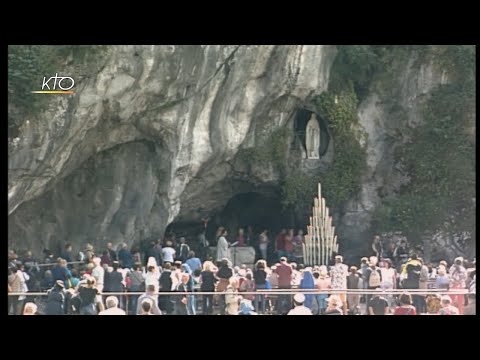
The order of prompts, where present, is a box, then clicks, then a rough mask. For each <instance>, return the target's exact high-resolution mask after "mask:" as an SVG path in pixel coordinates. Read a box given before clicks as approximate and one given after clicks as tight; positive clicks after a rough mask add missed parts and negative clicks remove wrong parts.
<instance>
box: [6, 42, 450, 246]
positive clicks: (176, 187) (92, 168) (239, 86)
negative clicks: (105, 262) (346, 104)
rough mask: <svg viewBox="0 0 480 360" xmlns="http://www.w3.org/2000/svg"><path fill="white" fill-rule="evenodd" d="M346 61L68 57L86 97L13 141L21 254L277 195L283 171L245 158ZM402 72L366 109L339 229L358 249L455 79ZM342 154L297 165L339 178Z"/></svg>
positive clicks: (13, 234)
mask: <svg viewBox="0 0 480 360" xmlns="http://www.w3.org/2000/svg"><path fill="white" fill-rule="evenodd" d="M336 53H337V49H336V48H335V47H334V46H302V45H298V46H253V45H247V46H212V45H208V46H112V47H108V49H107V51H106V53H105V54H104V55H103V56H102V57H101V58H99V60H98V62H99V63H98V64H96V66H95V67H96V68H98V69H99V70H98V71H94V72H93V73H90V72H89V68H88V66H87V67H84V68H83V69H81V71H80V70H79V69H78V68H74V67H73V66H72V65H71V63H70V62H69V60H68V59H67V60H66V62H65V66H64V68H63V69H60V70H61V72H62V73H65V74H69V76H72V77H74V78H75V80H76V87H75V89H74V90H75V92H76V93H75V95H73V96H58V97H54V96H52V97H51V98H50V99H49V101H50V102H49V108H48V110H46V111H44V112H42V113H40V114H36V115H35V116H32V117H27V118H25V119H23V121H22V124H21V126H20V128H19V129H18V131H19V134H18V136H16V137H15V138H10V139H9V184H8V206H9V245H10V246H13V247H15V248H30V249H32V250H34V251H37V252H38V251H40V250H41V249H43V248H44V247H47V248H51V249H55V248H56V247H58V246H59V245H61V244H63V243H64V242H67V241H68V242H72V243H74V244H77V245H80V244H83V243H85V242H87V241H88V242H91V243H93V244H94V245H103V244H104V243H105V242H107V241H113V242H120V241H126V242H128V243H130V244H131V243H133V242H137V241H139V240H142V239H146V238H151V237H155V238H156V237H161V236H163V234H164V231H165V229H166V227H167V225H169V224H171V223H172V222H174V221H175V222H184V223H188V222H190V223H200V222H201V219H202V217H205V216H207V215H209V214H211V213H215V212H218V211H220V210H221V209H223V208H224V207H225V206H226V204H227V203H228V201H229V200H230V199H232V197H234V196H235V195H237V194H244V193H249V192H255V193H259V194H262V195H266V196H270V195H272V194H277V195H278V193H279V188H278V187H279V181H280V180H281V174H279V172H278V171H277V169H275V166H274V165H273V164H260V163H255V162H254V161H252V162H248V161H247V162H246V161H244V160H241V159H240V158H239V153H240V152H241V151H243V150H245V149H252V148H260V147H261V146H264V145H265V144H264V143H265V139H267V138H268V136H269V134H275V131H276V130H278V129H282V128H291V129H292V130H293V128H294V123H295V121H294V118H295V116H296V114H297V113H298V110H299V109H304V108H307V109H310V110H311V106H310V100H311V99H312V98H313V97H314V96H316V95H319V94H321V93H322V92H324V91H326V90H327V87H328V84H329V77H330V70H331V66H332V63H333V61H334V59H335V56H336ZM60 70H59V71H60ZM393 74H394V75H392V78H391V79H390V82H389V84H388V85H385V83H384V79H383V80H382V79H374V81H373V83H372V84H371V86H370V91H369V92H368V95H367V96H366V97H365V98H364V100H363V101H362V102H361V103H360V105H359V107H358V116H359V120H360V121H359V124H358V126H359V128H361V129H363V131H365V132H366V133H367V135H368V136H367V137H366V138H365V139H366V149H367V165H368V169H367V171H366V173H365V176H364V177H363V178H362V179H361V183H362V186H361V191H360V193H359V194H356V196H354V197H352V199H350V200H349V201H348V202H347V204H345V206H344V207H343V208H342V210H341V211H338V212H337V215H338V216H337V218H336V219H335V221H336V225H337V232H338V234H339V238H340V239H348V241H349V244H357V245H359V246H361V244H364V243H365V242H366V241H369V239H370V235H371V234H369V232H368V231H369V228H370V225H371V221H372V213H373V211H374V210H375V208H376V207H377V206H378V205H379V203H380V202H381V198H382V197H384V196H385V195H388V194H392V193H395V192H396V191H398V190H399V189H400V187H401V185H403V184H405V183H407V182H408V180H409V174H407V173H406V171H405V169H403V168H402V166H401V165H400V164H399V163H397V162H396V161H395V158H394V152H395V149H396V148H398V147H401V146H403V145H404V144H405V143H406V142H407V141H408V137H409V134H410V133H409V132H408V131H405V130H406V129H407V128H414V127H415V126H416V125H417V124H418V123H421V122H422V113H421V111H420V108H421V106H422V105H423V104H424V102H425V99H426V98H427V95H428V94H429V93H430V92H431V91H432V90H433V89H435V87H436V86H437V85H438V84H445V83H448V82H449V81H450V80H449V76H448V74H447V73H446V72H445V71H444V69H443V68H442V67H440V66H438V65H435V64H434V63H433V62H432V59H431V58H427V60H425V61H423V62H421V63H420V64H419V62H418V59H416V58H415V57H413V58H411V59H410V60H409V61H408V62H405V63H400V62H399V65H398V66H397V67H396V68H395V69H394V70H393ZM392 79H393V80H392ZM39 82H40V83H41V79H39ZM296 141H297V142H298V139H297V140H296ZM292 144H294V142H291V146H293V145H292ZM334 144H335V139H334V138H333V139H331V140H330V143H329V145H328V149H327V151H326V154H325V156H324V157H323V160H322V161H316V160H306V159H303V160H301V161H300V159H301V155H299V154H298V153H295V150H296V151H297V152H298V148H297V149H294V148H293V147H292V148H288V149H286V150H289V151H290V155H289V160H290V161H289V164H288V166H290V167H291V168H296V167H298V168H299V169H301V171H302V172H304V173H308V174H309V175H310V176H316V174H318V173H319V172H325V171H328V166H329V164H330V163H331V162H332V159H334V157H335V151H334ZM287 147H288V146H287ZM300 152H301V151H300ZM299 171H300V170H299ZM271 204H276V202H275V201H273V202H271ZM253 207H255V205H253ZM259 216H260V214H259ZM392 230H395V229H392ZM441 244H442V245H441V246H442V247H444V246H445V241H444V240H442V242H441ZM452 251H453V250H452ZM455 251H456V252H457V253H458V251H459V249H458V247H456V250H455Z"/></svg>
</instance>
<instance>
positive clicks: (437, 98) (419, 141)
mask: <svg viewBox="0 0 480 360" xmlns="http://www.w3.org/2000/svg"><path fill="white" fill-rule="evenodd" d="M432 51H434V54H433V59H435V61H436V62H437V64H438V65H439V66H441V68H442V69H446V70H447V72H448V73H449V75H450V77H451V79H452V80H453V81H452V82H451V83H449V84H444V85H439V86H438V87H437V88H436V89H435V90H434V91H432V93H431V94H430V97H429V99H428V101H427V102H426V103H425V105H424V107H423V123H422V124H421V125H419V126H417V127H416V128H415V129H413V131H412V133H413V136H412V138H411V140H410V141H409V143H407V144H405V145H404V146H403V147H402V148H401V149H400V151H399V152H398V154H397V161H400V162H402V163H403V164H404V165H405V168H406V170H407V172H408V174H409V176H410V177H411V180H410V182H409V183H408V184H407V185H406V186H404V187H403V188H402V189H401V192H400V194H398V195H397V196H396V197H390V198H387V199H385V200H384V202H383V204H382V205H381V206H380V207H378V209H377V211H376V213H375V216H374V219H375V227H376V228H377V229H378V230H380V231H383V230H391V229H396V230H401V231H404V232H405V233H407V234H409V235H410V236H411V238H412V239H414V240H415V239H416V240H417V241H418V240H419V239H420V236H421V235H422V234H423V233H424V232H425V231H435V230H442V229H443V230H445V229H446V228H447V227H448V229H449V230H452V231H455V230H456V231H471V232H472V233H473V232H474V228H475V202H474V199H473V198H474V197H475V140H474V129H475V118H474V114H475V47H474V46H465V45H460V46H446V47H440V48H434V49H432Z"/></svg>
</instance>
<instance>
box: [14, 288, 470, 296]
mask: <svg viewBox="0 0 480 360" xmlns="http://www.w3.org/2000/svg"><path fill="white" fill-rule="evenodd" d="M67 291H68V290H67ZM235 293H236V294H238V295H259V294H262V295H285V294H291V295H295V294H297V293H303V294H305V295H321V294H327V295H335V294H346V295H370V294H382V295H401V294H404V293H409V294H411V295H432V294H437V295H442V294H445V295H466V294H468V293H469V291H468V289H449V290H447V289H388V290H376V289H347V290H340V289H329V290H311V289H272V290H267V289H259V290H257V291H238V292H235ZM144 294H145V291H144V292H128V291H127V292H101V293H99V295H104V296H110V295H113V296H134V295H144ZM150 294H152V295H161V296H163V295H165V296H172V295H174V296H175V295H225V294H228V292H225V291H223V292H219V291H189V292H180V291H171V292H154V293H150ZM47 295H48V292H11V293H8V296H47Z"/></svg>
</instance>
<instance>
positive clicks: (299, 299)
mask: <svg viewBox="0 0 480 360" xmlns="http://www.w3.org/2000/svg"><path fill="white" fill-rule="evenodd" d="M304 302H305V295H303V294H302V293H298V294H295V296H294V297H293V303H294V304H295V307H294V308H293V309H292V310H290V311H289V312H288V314H287V315H313V314H312V311H311V310H310V309H309V308H307V307H306V306H304V305H303V303H304Z"/></svg>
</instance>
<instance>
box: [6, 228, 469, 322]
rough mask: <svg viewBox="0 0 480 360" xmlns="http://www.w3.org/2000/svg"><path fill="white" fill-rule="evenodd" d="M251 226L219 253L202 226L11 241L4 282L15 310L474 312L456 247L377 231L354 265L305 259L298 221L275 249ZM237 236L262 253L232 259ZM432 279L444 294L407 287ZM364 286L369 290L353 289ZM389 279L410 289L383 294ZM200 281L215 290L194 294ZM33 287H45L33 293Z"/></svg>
mask: <svg viewBox="0 0 480 360" xmlns="http://www.w3.org/2000/svg"><path fill="white" fill-rule="evenodd" d="M249 232H250V230H249V229H248V230H247V232H244V231H243V229H241V230H239V231H238V234H237V236H236V237H235V239H233V240H234V241H231V242H229V241H228V240H227V236H228V232H227V230H226V229H224V228H219V229H218V231H217V233H216V239H215V240H216V245H217V247H216V250H215V251H216V252H215V253H213V254H211V253H210V252H209V251H208V249H209V245H210V244H209V243H208V241H207V240H206V239H205V232H202V233H201V234H200V236H199V241H198V242H197V244H196V245H197V248H196V250H197V252H195V251H193V250H192V249H191V248H190V246H189V244H187V242H186V239H185V238H180V239H179V240H178V241H176V239H175V238H174V237H173V236H170V237H167V238H166V239H164V240H163V241H152V242H150V243H149V244H148V246H147V247H146V248H145V249H143V250H141V249H140V248H138V247H133V248H131V249H128V246H127V244H120V245H119V246H117V248H116V249H114V246H113V244H112V243H107V244H106V247H105V248H104V249H103V250H100V249H99V250H98V251H97V249H94V247H93V246H92V245H91V244H87V245H86V246H85V248H84V249H82V250H81V251H79V252H78V253H76V254H74V253H73V248H72V245H70V244H66V245H65V246H64V249H63V250H62V251H61V252H60V254H57V256H55V255H54V254H53V253H52V252H51V251H48V250H45V251H44V259H43V260H41V261H38V260H37V259H35V258H34V257H33V255H32V253H31V252H30V251H26V252H24V253H23V254H17V252H16V251H14V250H9V254H8V261H9V265H8V271H9V275H8V291H9V292H11V293H13V294H14V295H11V296H9V297H8V298H9V303H8V311H9V314H16V315H21V314H24V315H33V314H46V315H64V314H71V315H74V314H79V315H97V314H98V315H126V314H128V315H197V314H200V313H201V314H203V315H212V314H223V315H255V314H278V315H287V314H288V315H391V314H393V315H418V314H441V315H460V314H462V315H463V314H465V315H470V314H475V292H476V284H475V282H476V271H475V261H472V262H470V261H467V260H465V259H463V258H461V257H458V258H456V259H455V260H454V262H453V264H451V265H449V264H447V262H446V261H440V262H439V263H438V264H435V265H434V264H426V263H424V261H423V260H422V258H421V257H418V256H417V255H416V254H415V253H414V252H412V251H410V250H409V249H408V245H407V243H406V241H402V242H400V243H399V244H394V246H389V247H388V248H387V249H386V250H384V248H383V244H382V243H381V240H380V237H375V238H374V241H373V243H372V247H371V256H369V257H363V258H362V259H361V260H360V263H359V264H358V265H357V264H355V265H350V266H349V265H347V264H345V263H344V259H343V257H342V256H341V255H338V254H337V255H334V256H333V257H332V263H331V264H327V265H311V266H305V265H304V264H303V254H302V253H301V252H300V251H299V249H300V248H301V245H302V244H303V233H302V231H301V230H299V231H297V235H294V231H293V229H291V230H282V231H280V232H279V234H278V235H277V236H276V238H275V241H274V242H273V249H272V244H270V241H269V239H268V234H267V231H263V232H261V233H260V234H259V236H258V237H257V238H256V239H255V240H254V239H253V237H252V236H251V234H249ZM232 243H234V244H235V245H236V246H247V245H253V246H255V247H256V249H257V259H256V263H255V264H254V265H253V266H251V265H247V264H241V265H240V266H233V264H232V261H231V259H230V257H229V247H230V246H231V245H232ZM269 244H270V248H269ZM268 249H270V251H269V250H268ZM197 253H199V254H200V255H197ZM272 257H273V259H272ZM432 284H433V287H434V288H437V289H442V290H445V292H444V293H442V295H441V296H440V295H438V294H436V293H435V292H433V291H432V292H431V293H429V294H425V293H424V294H421V293H416V292H414V291H409V290H411V289H425V291H427V290H428V289H429V288H430V287H431V285H432ZM288 289H290V290H288ZM358 289H366V290H369V291H368V294H361V292H355V291H354V290H358ZM392 289H404V291H403V293H402V294H398V295H397V294H395V295H393V294H384V291H386V290H392ZM449 289H467V290H468V294H467V295H466V296H465V295H463V294H450V295H449V294H447V293H446V292H448V290H449ZM268 290H278V291H277V292H276V293H272V294H270V293H269V292H268ZM329 290H336V291H335V292H334V293H332V294H329V293H328V291H329ZM372 290H373V291H372ZM199 291H200V292H207V293H211V294H204V295H197V294H196V292H199ZM33 292H47V296H34V295H29V293H33ZM129 292H130V293H136V294H134V295H129V294H128V293H129ZM279 292H280V293H279ZM109 293H115V295H112V294H109ZM159 293H160V294H159ZM139 294H142V295H139Z"/></svg>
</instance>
